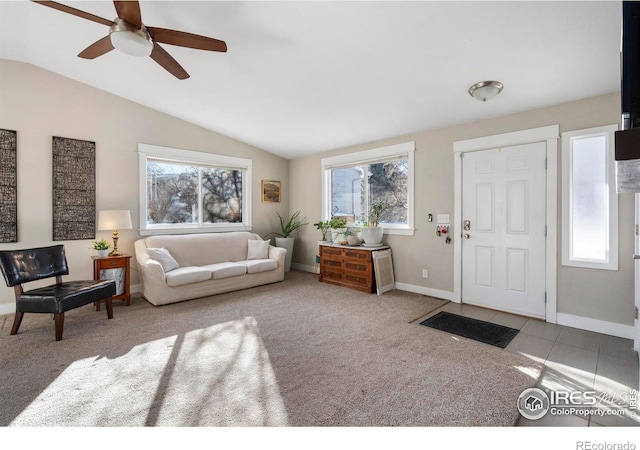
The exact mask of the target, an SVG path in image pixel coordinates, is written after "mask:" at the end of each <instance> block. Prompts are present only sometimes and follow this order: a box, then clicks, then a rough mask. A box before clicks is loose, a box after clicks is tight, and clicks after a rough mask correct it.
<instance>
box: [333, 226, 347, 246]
mask: <svg viewBox="0 0 640 450" xmlns="http://www.w3.org/2000/svg"><path fill="white" fill-rule="evenodd" d="M346 233H347V229H346V228H332V229H331V240H332V242H333V243H334V244H339V243H340V242H342V241H344V242H346V241H347V235H346Z"/></svg>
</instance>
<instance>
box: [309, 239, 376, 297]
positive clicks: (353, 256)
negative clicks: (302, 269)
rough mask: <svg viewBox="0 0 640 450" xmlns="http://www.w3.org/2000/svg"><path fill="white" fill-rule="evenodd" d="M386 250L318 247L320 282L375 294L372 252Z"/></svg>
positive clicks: (329, 245)
mask: <svg viewBox="0 0 640 450" xmlns="http://www.w3.org/2000/svg"><path fill="white" fill-rule="evenodd" d="M388 248H389V247H387V246H383V247H375V248H365V247H348V246H344V245H333V244H328V245H320V281H321V282H323V283H329V284H335V285H338V286H344V287H347V288H350V289H355V290H356V291H360V292H367V293H373V292H376V277H375V274H374V270H373V252H376V251H378V250H385V249H388Z"/></svg>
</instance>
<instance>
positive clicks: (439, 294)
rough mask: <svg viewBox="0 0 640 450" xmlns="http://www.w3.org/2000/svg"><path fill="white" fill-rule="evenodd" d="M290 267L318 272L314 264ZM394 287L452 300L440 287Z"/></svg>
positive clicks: (407, 285)
mask: <svg viewBox="0 0 640 450" xmlns="http://www.w3.org/2000/svg"><path fill="white" fill-rule="evenodd" d="M291 267H292V268H293V269H297V270H302V271H304V272H309V273H315V274H317V273H318V269H316V267H315V266H310V265H308V264H298V263H292V264H291ZM395 288H396V289H398V290H400V291H407V292H413V293H415V294H422V295H428V296H429V297H435V298H440V299H443V300H453V292H449V291H441V290H440V289H433V288H428V287H424V286H416V285H415V284H408V283H398V282H396V283H395Z"/></svg>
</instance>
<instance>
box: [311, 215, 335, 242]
mask: <svg viewBox="0 0 640 450" xmlns="http://www.w3.org/2000/svg"><path fill="white" fill-rule="evenodd" d="M313 226H315V227H316V230H320V233H322V240H321V241H320V243H321V244H324V243H327V242H331V240H330V239H329V233H330V232H331V222H330V221H328V220H326V221H322V220H320V221H319V222H316V223H314V224H313Z"/></svg>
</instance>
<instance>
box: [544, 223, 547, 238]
mask: <svg viewBox="0 0 640 450" xmlns="http://www.w3.org/2000/svg"><path fill="white" fill-rule="evenodd" d="M544 237H547V226H546V225H545V226H544Z"/></svg>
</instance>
